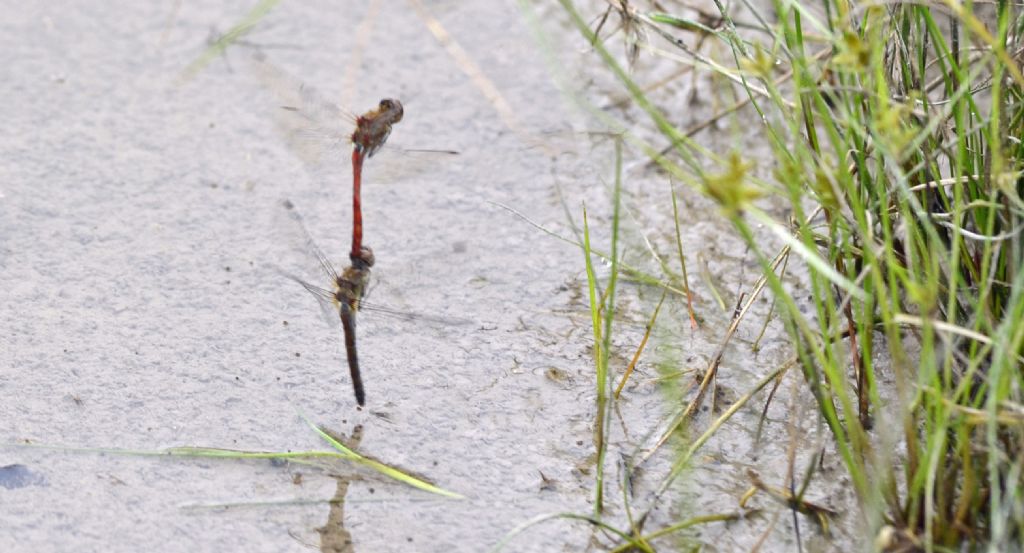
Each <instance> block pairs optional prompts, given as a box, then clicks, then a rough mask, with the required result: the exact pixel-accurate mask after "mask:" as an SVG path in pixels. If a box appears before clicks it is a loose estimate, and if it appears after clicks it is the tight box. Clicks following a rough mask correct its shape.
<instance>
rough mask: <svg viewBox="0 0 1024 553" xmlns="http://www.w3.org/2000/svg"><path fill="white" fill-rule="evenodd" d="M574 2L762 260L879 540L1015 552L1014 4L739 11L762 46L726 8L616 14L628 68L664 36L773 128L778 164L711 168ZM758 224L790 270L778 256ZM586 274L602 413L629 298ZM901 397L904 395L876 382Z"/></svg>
mask: <svg viewBox="0 0 1024 553" xmlns="http://www.w3.org/2000/svg"><path fill="white" fill-rule="evenodd" d="M562 5H563V7H564V8H565V10H566V13H568V14H569V15H570V17H571V18H572V20H573V21H574V22H575V24H576V26H577V27H578V28H579V30H580V31H581V32H582V33H583V34H584V36H585V37H586V38H587V40H588V41H589V42H591V43H592V44H593V48H594V52H595V54H596V55H597V56H599V57H600V59H601V61H602V62H603V63H604V65H605V66H606V67H607V68H608V69H609V70H610V71H611V72H612V73H613V74H614V75H615V76H616V77H617V78H618V79H619V80H620V82H621V83H622V85H623V87H624V88H625V89H626V91H627V92H628V93H629V95H630V96H631V98H632V100H633V101H634V102H635V104H636V105H637V106H638V107H640V108H641V109H643V110H644V111H645V112H646V113H647V114H648V115H649V116H650V119H651V123H652V124H653V126H654V127H655V128H656V129H657V130H658V131H659V132H660V133H661V135H662V137H663V138H664V141H665V143H666V144H667V148H666V149H665V150H664V151H662V152H661V153H658V147H657V145H653V144H644V143H642V142H640V141H639V140H638V139H636V138H635V137H628V138H630V139H631V140H632V141H633V142H634V143H635V144H638V145H639V146H641V148H642V149H643V150H644V151H646V152H647V153H648V154H649V155H650V156H651V158H652V159H653V160H655V161H656V162H657V163H658V165H659V166H660V167H661V168H663V169H664V170H665V171H667V172H668V173H669V174H670V175H671V176H672V178H674V179H677V180H679V181H680V182H683V183H686V184H688V185H690V186H691V187H692V188H694V189H696V190H698V191H700V192H701V193H703V194H705V195H707V196H708V197H710V198H712V199H714V200H715V201H716V202H717V203H718V204H719V205H720V206H721V215H722V216H723V217H725V218H727V219H728V220H729V221H730V222H731V223H732V225H733V228H734V229H735V231H736V232H737V234H738V235H739V236H741V237H742V238H743V240H744V241H745V242H746V244H747V245H748V246H749V248H750V250H751V251H752V252H754V254H755V255H756V256H757V258H758V260H759V261H760V263H761V266H762V269H763V278H764V282H765V283H766V285H767V286H768V288H769V289H770V291H771V292H772V294H773V305H775V306H776V308H777V309H778V311H779V312H780V314H781V317H782V320H783V321H784V323H785V326H786V329H787V331H788V334H789V337H790V339H791V341H792V346H793V348H794V354H795V360H796V364H797V365H798V366H799V368H800V370H801V371H802V374H803V377H804V389H805V390H806V391H807V393H808V398H809V399H811V398H812V399H813V403H814V404H815V405H816V407H817V410H818V412H819V414H820V416H821V418H822V419H823V420H824V421H825V422H826V424H827V426H828V428H829V429H830V431H831V434H832V437H833V439H834V443H835V448H836V450H837V451H838V453H839V456H840V457H841V459H842V463H843V465H844V467H845V469H846V471H847V473H848V475H849V477H850V482H851V483H852V487H853V490H854V492H855V495H856V498H857V501H858V504H859V507H860V512H861V514H862V520H863V522H864V524H865V526H866V529H867V534H866V535H867V536H868V539H867V541H868V542H874V543H875V544H876V546H877V547H878V548H879V549H886V550H894V551H895V550H913V549H921V550H926V551H934V550H944V549H960V548H967V549H982V548H994V549H997V550H1009V549H1010V548H1013V547H1014V546H1015V545H1016V546H1017V547H1019V544H1020V543H1021V542H1022V541H1024V478H1022V474H1024V236H1022V234H1021V233H1022V230H1024V201H1022V195H1024V176H1022V175H1024V173H1022V153H1024V150H1022V148H1024V145H1022V142H1021V134H1022V133H1021V131H1022V129H1024V109H1022V106H1024V103H1022V91H1024V75H1022V74H1021V70H1020V67H1019V65H1020V63H1021V59H1022V58H1024V41H1021V34H1022V33H1024V18H1022V17H1021V11H1020V8H1019V6H1017V5H1014V4H1012V3H1009V2H1002V1H1000V2H996V3H994V4H986V5H981V4H977V6H976V7H975V4H971V3H968V4H961V3H959V2H953V1H951V0H950V1H947V2H944V3H941V4H934V5H923V4H919V3H915V4H910V3H895V4H886V5H882V4H878V3H869V2H846V1H843V0H823V1H822V2H820V3H814V4H806V3H800V2H784V1H776V2H774V3H772V4H771V8H772V10H773V12H774V13H771V14H768V13H761V12H758V11H757V9H755V8H753V7H750V6H749V5H748V4H745V5H747V7H749V8H750V10H751V13H752V14H753V16H752V17H753V20H754V21H753V22H752V23H748V24H745V26H746V27H749V28H751V29H753V30H754V31H757V32H746V31H744V29H743V28H742V26H741V25H738V24H737V22H736V21H734V20H733V18H732V15H731V14H730V13H729V12H728V11H726V9H725V8H724V7H723V6H722V4H721V3H719V2H716V6H718V7H719V9H720V10H721V12H720V13H718V14H715V17H714V18H713V19H714V20H711V19H708V18H705V19H704V20H701V21H691V20H688V19H686V18H685V17H682V16H680V15H674V14H666V13H656V12H647V13H645V12H642V11H639V10H637V9H636V8H635V7H633V6H632V5H631V4H629V3H626V2H618V3H612V5H613V6H615V7H616V8H617V9H618V10H619V12H618V14H617V17H619V18H621V20H622V21H623V22H627V23H628V24H626V23H624V24H623V25H621V26H620V28H622V29H626V30H629V31H630V32H628V33H623V34H625V35H626V36H627V42H628V43H627V51H628V52H630V55H631V56H635V55H636V52H637V47H636V44H637V42H638V41H641V40H642V37H644V36H647V35H649V34H650V35H654V36H658V35H660V36H663V37H665V38H667V39H668V44H670V45H671V47H672V48H676V49H677V51H678V53H679V55H680V56H681V57H682V58H683V59H685V60H687V63H692V64H693V65H694V66H695V67H697V68H698V70H702V71H704V72H706V73H709V74H711V75H713V76H714V77H715V78H716V80H718V81H721V82H726V83H728V84H727V85H726V86H728V92H729V93H735V94H736V95H737V96H738V97H737V100H736V103H735V104H734V105H733V106H732V107H730V108H728V110H726V112H727V113H733V112H736V111H738V110H742V109H746V110H752V111H753V112H754V113H756V114H757V116H758V118H759V121H760V122H761V125H760V127H759V128H758V129H756V130H755V131H752V132H757V133H759V135H760V136H761V137H762V139H763V140H764V142H765V143H767V144H768V145H770V148H771V152H772V158H771V159H767V160H766V159H748V158H745V157H744V156H743V155H742V154H740V153H731V154H729V155H727V156H718V155H716V154H715V153H713V152H710V151H708V150H707V149H705V148H703V147H701V146H700V144H699V143H698V142H697V141H695V140H694V139H693V138H692V137H691V136H690V134H688V133H687V132H685V131H684V130H682V129H678V128H676V127H675V126H674V125H672V124H671V123H670V122H669V121H671V120H675V119H676V118H675V117H670V116H669V114H666V113H663V112H662V111H661V110H660V109H659V108H658V107H657V105H656V103H655V102H654V101H653V100H652V99H651V98H650V97H648V94H647V93H646V92H645V91H644V90H643V89H642V88H641V87H640V86H639V85H638V84H637V83H636V82H635V81H634V80H633V78H632V76H631V75H630V74H629V72H628V71H627V70H626V69H624V68H623V67H622V66H621V65H620V63H619V62H618V60H617V59H616V58H615V56H614V55H613V54H611V53H610V52H609V50H608V49H607V47H606V45H604V44H603V43H602V42H601V40H600V39H599V37H597V36H596V34H595V33H594V31H593V30H592V28H591V26H590V25H588V23H587V22H586V21H584V20H583V19H582V18H581V16H580V15H579V14H578V12H577V11H576V9H575V7H574V6H573V5H572V2H571V1H569V0H562ZM982 8H984V9H982ZM748 17H750V16H748ZM601 21H602V24H603V23H605V19H602V20H601ZM695 33H697V34H695ZM698 40H699V41H704V40H715V41H718V42H719V43H720V44H722V45H724V46H725V50H726V51H727V52H728V55H727V56H725V59H722V60H711V59H709V58H707V57H705V56H703V55H701V54H699V53H697V52H696V51H693V50H690V49H689V48H687V47H686V44H688V43H695V42H697V41H698ZM641 46H643V44H641ZM641 52H642V49H641ZM599 115H601V116H602V117H606V118H607V117H608V116H607V114H599ZM673 115H677V114H673ZM706 126H707V125H699V126H698V128H704V127H706ZM756 166H761V167H766V166H767V167H770V168H771V171H770V176H768V177H759V176H758V173H757V172H756V171H755V170H754V169H755V167H756ZM617 189H618V188H616V190H617ZM765 197H771V198H772V200H773V201H774V202H776V205H777V203H778V202H780V201H781V202H783V203H785V205H787V206H788V208H789V211H790V213H791V217H790V218H789V219H788V220H780V219H777V218H776V217H774V216H773V215H772V214H771V213H770V212H768V211H766V210H764V209H763V208H762V207H761V206H763V205H764V204H763V203H762V201H761V198H765ZM616 205H617V199H616ZM776 211H777V210H776ZM617 220H618V219H617V217H616V218H615V221H616V228H615V229H613V233H614V232H616V230H617ZM757 224H760V225H763V226H764V227H765V228H767V229H768V230H769V231H770V232H772V233H773V234H774V235H775V236H776V237H777V238H779V239H780V240H781V241H782V242H783V243H784V244H785V251H784V252H783V253H784V254H787V255H780V252H778V251H769V250H768V249H766V247H765V246H764V245H763V244H762V243H761V241H760V240H759V238H758V234H757V233H756V232H755V230H754V226H755V225H757ZM614 243H615V242H614V240H613V245H614ZM613 248H614V246H613ZM586 249H587V251H588V252H589V246H588V247H587V248H586ZM788 254H796V256H797V257H798V258H799V259H800V260H801V261H802V262H803V264H804V267H805V269H806V271H807V273H808V279H809V284H810V286H809V293H810V295H811V299H812V300H813V306H814V309H813V310H812V311H811V312H809V313H803V312H801V310H800V309H799V308H798V303H797V301H796V299H795V298H794V296H793V294H792V293H791V292H790V290H789V289H788V288H787V286H786V285H784V283H783V280H782V278H781V272H780V271H781V269H780V266H783V267H784V266H785V265H784V264H782V263H780V262H779V261H780V259H781V258H782V257H788ZM611 261H612V262H613V263H615V261H616V258H615V254H614V249H613V254H612V256H611ZM588 263H589V255H588ZM791 268H792V264H791ZM791 270H792V269H791ZM614 274H616V272H615V270H614V267H613V275H614ZM588 276H590V279H588V280H589V281H590V283H591V284H590V287H591V288H590V289H591V305H592V306H593V309H594V330H595V362H596V364H597V367H598V387H599V388H598V400H599V409H598V413H599V416H603V415H604V413H605V412H606V407H605V404H604V403H603V401H605V400H606V391H607V385H608V384H607V383H608V378H609V377H608V374H609V367H608V352H607V349H606V348H607V345H608V341H607V340H608V336H609V335H610V333H611V331H612V329H611V327H610V325H609V324H608V323H607V322H608V321H609V320H610V311H611V307H610V302H611V301H613V299H614V294H613V293H611V291H612V290H614V281H612V283H611V284H610V285H609V287H608V288H609V292H610V293H609V294H608V296H609V297H608V298H606V300H601V301H599V300H598V296H597V294H596V293H595V287H594V283H593V276H592V272H591V271H590V270H589V265H588ZM602 327H603V328H602ZM879 359H885V360H888V361H889V362H887V363H886V364H885V366H879V365H877V364H876V363H877V362H878V360H879ZM890 378H891V380H892V381H893V382H894V383H895V384H894V386H893V387H892V388H891V389H890V388H887V387H886V386H885V385H884V384H883V382H884V381H887V380H888V379H890ZM878 420H886V421H888V422H889V423H891V424H886V425H877V424H875V421H878ZM604 424H605V422H604V421H603V419H602V421H599V424H598V426H597V428H598V432H599V433H600V432H601V428H603V427H604ZM598 443H599V445H600V439H599V440H598ZM599 451H601V449H600V448H599ZM895 451H898V452H899V453H898V454H897V453H894V452H895ZM690 453H692V450H691V451H690ZM599 466H600V465H599ZM598 474H599V478H600V475H601V474H602V473H601V472H600V471H599V472H598ZM664 487H665V486H662V489H664ZM601 488H602V484H601V483H600V482H599V485H598V490H599V491H598V496H597V501H596V502H595V506H596V508H597V510H596V511H595V516H597V514H599V513H600V510H599V509H600V505H601V496H600V493H601V492H600V490H601ZM794 500H796V501H799V498H794ZM634 534H635V533H634Z"/></svg>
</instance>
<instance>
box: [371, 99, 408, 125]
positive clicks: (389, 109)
mask: <svg viewBox="0 0 1024 553" xmlns="http://www.w3.org/2000/svg"><path fill="white" fill-rule="evenodd" d="M377 111H378V112H379V113H381V114H382V115H384V116H385V117H387V119H388V122H389V123H390V124H395V123H397V122H399V121H401V120H402V115H404V114H405V110H404V109H403V108H402V102H399V101H398V100H395V99H394V98H384V99H383V100H381V101H380V104H379V105H378V106H377Z"/></svg>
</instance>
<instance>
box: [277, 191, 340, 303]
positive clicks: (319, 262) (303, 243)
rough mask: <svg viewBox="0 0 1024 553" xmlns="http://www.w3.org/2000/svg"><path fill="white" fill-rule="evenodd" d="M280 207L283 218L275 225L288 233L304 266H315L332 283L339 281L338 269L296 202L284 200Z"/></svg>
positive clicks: (280, 214) (288, 239)
mask: <svg viewBox="0 0 1024 553" xmlns="http://www.w3.org/2000/svg"><path fill="white" fill-rule="evenodd" d="M280 207H281V209H279V210H278V213H279V216H280V218H281V219H282V220H281V221H279V222H278V223H277V224H275V226H276V227H280V230H281V231H282V232H283V233H284V234H285V235H286V237H287V241H288V244H289V247H290V248H291V250H292V253H294V254H297V255H299V256H300V258H301V259H302V265H303V266H304V267H309V266H312V267H314V268H315V270H316V271H317V272H318V273H319V274H320V275H321V276H322V277H324V278H326V279H328V280H329V281H330V283H331V285H333V284H334V283H336V282H338V271H337V270H336V269H335V268H334V265H333V264H332V263H331V261H330V260H329V259H328V258H327V255H326V254H324V252H323V250H321V249H320V246H318V245H317V243H316V240H314V239H313V235H312V234H310V233H309V228H308V227H306V223H305V221H304V220H303V218H302V215H301V214H300V213H299V210H298V208H296V207H295V204H293V203H292V202H291V200H283V201H281V204H280Z"/></svg>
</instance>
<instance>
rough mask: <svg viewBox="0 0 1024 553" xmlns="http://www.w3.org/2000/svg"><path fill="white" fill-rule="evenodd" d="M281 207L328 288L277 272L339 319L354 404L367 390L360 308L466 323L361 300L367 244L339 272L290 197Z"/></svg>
mask: <svg viewBox="0 0 1024 553" xmlns="http://www.w3.org/2000/svg"><path fill="white" fill-rule="evenodd" d="M281 207H282V208H283V210H284V212H285V213H286V214H287V216H288V218H289V219H290V222H289V226H290V227H291V229H292V230H293V231H295V232H298V233H299V234H300V236H301V241H302V242H303V245H302V249H303V250H304V252H305V255H307V256H309V257H311V258H312V260H315V263H316V265H317V267H318V270H319V271H320V272H321V273H322V274H323V276H324V277H326V278H327V279H328V280H329V281H330V284H331V288H330V289H327V288H321V287H320V286H317V285H315V284H311V283H309V282H307V281H305V280H303V279H302V278H301V277H298V276H296V275H294V274H291V273H289V272H287V271H285V270H282V269H278V272H280V273H281V274H282V275H284V276H285V277H287V278H289V279H291V280H293V281H295V282H297V283H298V284H300V285H301V286H302V287H303V288H305V289H306V291H308V292H309V293H310V294H312V295H313V297H315V298H316V299H317V302H318V303H319V304H320V307H321V309H322V310H323V311H324V314H325V316H326V318H328V320H331V321H336V320H338V319H340V320H341V325H342V328H343V330H344V333H345V356H346V358H347V360H348V368H349V376H350V378H351V379H352V388H353V391H354V392H355V397H356V403H358V404H359V406H360V407H363V406H364V405H366V391H365V388H364V387H363V379H362V375H361V373H360V369H359V355H358V352H357V348H356V315H357V314H358V313H359V312H360V311H364V310H365V311H373V312H377V313H382V314H386V315H390V316H393V317H398V318H401V319H406V320H412V321H432V322H435V323H441V324H448V325H452V324H462V323H469V321H464V320H461V319H449V318H442V317H431V316H427V315H419V314H413V313H406V312H403V311H398V310H394V309H391V308H388V307H384V306H380V305H375V304H372V303H367V302H366V301H364V297H365V296H366V294H367V291H368V287H369V282H370V270H371V268H372V267H373V264H374V261H375V258H374V254H373V250H372V249H371V248H370V247H369V246H366V245H363V246H361V249H360V252H359V254H358V255H351V254H350V255H349V266H348V267H346V268H345V269H344V270H343V271H342V272H340V273H339V272H338V271H337V270H336V269H335V268H334V265H333V264H332V263H331V261H330V260H329V259H328V258H327V256H326V255H325V254H324V252H323V250H321V249H320V247H319V246H317V244H316V242H315V241H314V239H313V237H312V235H311V234H310V233H309V229H308V228H306V225H305V223H304V222H303V220H302V216H301V215H300V214H299V212H298V209H297V208H296V207H295V205H294V204H293V203H292V202H291V201H289V200H284V201H283V202H281ZM335 317H337V319H336V318H335Z"/></svg>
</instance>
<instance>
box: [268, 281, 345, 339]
mask: <svg viewBox="0 0 1024 553" xmlns="http://www.w3.org/2000/svg"><path fill="white" fill-rule="evenodd" d="M277 272H278V273H279V274H280V275H281V276H283V277H285V278H288V279H290V280H294V281H295V282H297V283H299V284H300V285H302V287H303V288H305V289H306V291H307V292H309V293H310V294H312V295H313V297H314V298H316V301H317V303H318V304H319V305H320V314H321V315H322V316H323V318H324V322H326V323H327V325H328V326H330V327H332V328H334V327H337V326H338V307H337V306H336V303H335V302H336V300H335V297H334V293H333V292H331V291H330V290H326V289H324V288H321V287H319V286H316V285H314V284H310V283H308V282H306V281H305V280H302V279H301V278H299V277H297V276H295V275H293V274H291V273H289V272H287V271H285V270H283V269H281V268H277Z"/></svg>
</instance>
